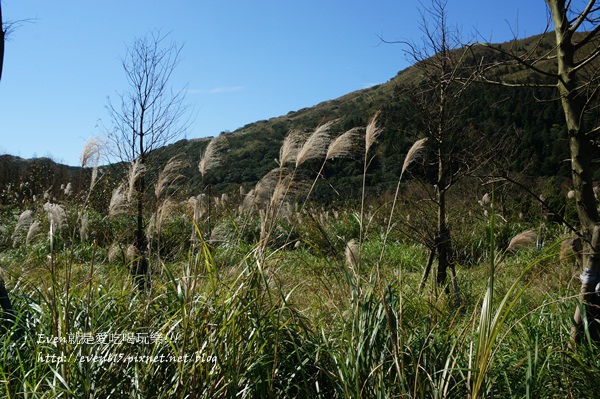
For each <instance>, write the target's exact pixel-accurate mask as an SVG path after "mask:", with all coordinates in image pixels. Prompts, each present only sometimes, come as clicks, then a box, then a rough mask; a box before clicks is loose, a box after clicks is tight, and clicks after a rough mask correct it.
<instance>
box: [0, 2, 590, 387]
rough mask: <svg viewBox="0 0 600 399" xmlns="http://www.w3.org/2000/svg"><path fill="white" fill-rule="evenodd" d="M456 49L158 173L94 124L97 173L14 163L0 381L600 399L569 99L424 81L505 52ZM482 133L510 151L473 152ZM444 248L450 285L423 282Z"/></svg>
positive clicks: (4, 209)
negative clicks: (109, 155)
mask: <svg viewBox="0 0 600 399" xmlns="http://www.w3.org/2000/svg"><path fill="white" fill-rule="evenodd" d="M436 4H442V3H441V2H440V3H436ZM546 40H547V36H540V37H537V38H532V39H528V40H525V41H523V42H519V45H520V46H523V48H529V47H528V46H529V45H530V44H531V43H536V46H534V47H535V48H544V43H546ZM444 51H447V52H445V53H444V54H446V56H447V57H450V58H451V57H454V56H455V55H456V54H459V53H460V54H462V55H464V57H463V56H461V57H462V58H461V62H460V63H459V64H457V65H454V66H452V68H451V69H450V70H448V69H444V68H442V69H441V73H442V75H441V77H442V78H441V79H440V75H437V80H435V79H434V80H428V79H424V78H423V75H422V73H423V72H422V71H424V70H427V68H426V66H425V65H420V66H419V67H420V69H419V68H410V69H408V70H406V71H403V72H401V73H400V74H399V75H398V76H397V77H396V78H394V79H393V80H392V81H390V82H388V84H386V85H382V86H380V87H376V88H370V89H367V90H365V91H360V92H357V93H352V94H350V95H348V96H345V97H343V98H341V99H338V100H334V101H330V102H327V103H324V104H320V105H319V106H317V107H315V108H313V109H305V110H301V111H298V112H297V113H290V114H289V115H287V116H285V117H280V118H273V119H272V120H270V121H262V122H257V123H255V124H252V125H249V126H246V127H244V128H242V129H240V130H239V131H237V132H234V133H230V134H226V133H223V134H221V135H219V136H218V137H215V138H212V139H210V140H193V141H187V140H181V141H179V142H176V143H174V144H172V145H170V146H167V147H164V148H157V149H153V150H149V151H148V152H147V153H146V154H145V155H144V156H145V157H146V156H147V158H146V159H145V161H144V163H145V165H147V167H146V168H139V161H138V160H137V159H136V158H137V156H132V157H129V159H126V160H124V162H123V163H120V164H115V165H110V166H104V167H100V166H99V165H98V163H99V159H100V155H99V151H100V149H101V146H100V145H99V143H97V142H94V141H90V142H89V143H88V145H87V146H86V148H85V149H84V151H83V155H82V161H81V165H80V167H79V168H71V169H69V168H66V167H62V166H60V165H57V164H54V163H53V162H51V161H49V160H30V161H24V160H15V159H12V158H9V157H4V158H2V161H3V162H5V165H6V168H7V169H4V168H2V169H0V171H1V172H2V173H3V174H2V175H1V176H0V177H1V178H2V179H4V180H3V181H2V184H3V186H2V187H3V191H2V193H1V204H0V267H1V269H2V270H3V275H2V276H0V303H2V306H3V308H4V309H5V310H4V311H3V313H2V318H3V320H4V323H2V326H1V327H0V328H1V329H2V330H1V333H2V340H1V345H0V358H1V359H2V360H1V361H0V392H1V394H0V396H2V397H7V398H17V397H28V398H55V397H86V398H92V397H132V398H167V397H168V398H171V397H177V398H184V397H206V398H212V397H261V398H262V397H273V398H275V397H317V398H318V397H323V398H338V397H339V398H347V397H353V398H354V397H356V398H362V397H369V398H370V397H382V398H384V397H385V398H387V397H411V398H420V397H433V398H465V397H470V398H481V397H526V398H540V397H567V398H570V397H594V396H595V393H596V391H597V375H598V374H599V373H600V363H599V362H598V357H597V351H598V347H597V341H596V340H595V339H594V338H595V337H594V336H593V328H591V327H590V326H592V325H593V323H595V322H597V320H595V321H594V320H589V323H582V327H581V328H582V332H581V334H580V335H578V337H577V339H578V341H579V342H578V343H577V344H576V343H575V342H574V341H573V340H572V339H571V329H572V327H573V319H572V317H571V315H572V310H573V309H574V308H576V307H577V306H578V304H579V303H580V298H579V295H578V289H577V287H578V285H579V284H580V282H579V280H578V279H577V276H578V274H579V273H580V271H581V270H580V269H579V268H578V265H579V264H580V262H581V257H582V254H581V253H580V252H578V251H577V248H576V245H573V244H571V243H573V242H575V241H576V240H574V236H573V235H572V231H573V230H574V229H573V227H572V226H574V225H577V223H578V211H579V206H580V205H578V203H577V202H576V200H577V194H576V193H574V192H573V186H572V184H571V181H570V180H569V178H568V172H569V171H568V167H567V168H566V169H567V170H564V169H565V167H564V165H563V164H562V160H563V159H564V158H565V157H568V156H569V155H568V149H567V146H566V143H565V142H564V141H561V140H562V139H558V138H560V137H563V136H564V134H565V132H566V130H567V127H566V125H565V123H564V120H563V119H561V118H560V117H558V116H557V114H560V112H559V111H560V109H559V108H558V106H557V108H553V107H554V105H551V106H549V105H548V104H543V105H541V104H539V103H538V102H536V101H535V98H540V97H544V96H548V95H549V94H550V92H549V91H546V90H545V89H542V88H539V89H537V91H535V92H532V91H531V90H516V91H510V90H509V89H506V88H504V87H501V86H476V85H475V84H474V83H473V84H471V85H469V86H465V88H464V90H460V89H459V90H458V91H459V92H460V95H457V94H456V92H454V91H453V90H454V87H452V90H450V88H449V87H445V88H444V90H442V91H439V90H436V89H434V90H426V89H427V87H428V85H432V86H433V87H434V88H435V87H436V85H439V84H443V82H447V80H445V79H443V76H444V74H445V73H451V74H452V75H455V74H456V71H457V69H456V68H457V67H458V66H461V67H462V66H465V67H469V68H470V67H471V66H473V60H474V59H478V58H480V56H481V55H482V54H485V55H486V56H490V57H495V58H493V59H494V60H498V61H502V60H504V58H502V57H504V55H505V54H503V53H502V52H494V51H491V50H489V49H487V48H485V46H475V47H474V48H472V49H470V51H469V52H464V51H460V52H454V51H451V50H450V49H449V48H447V49H446V48H445V50H444ZM423 61H426V60H423ZM433 61H434V64H435V61H436V60H433ZM437 61H439V59H437ZM442 61H443V60H442ZM463 62H464V63H463ZM438 65H439V64H438ZM494 65H495V66H496V67H497V66H498V65H500V66H501V67H504V64H502V63H496V64H494ZM507 65H508V64H507ZM423 68H425V69H423ZM507 68H508V69H507V70H503V71H501V72H497V70H495V71H496V72H494V73H499V74H500V75H499V76H503V77H505V78H507V79H508V78H510V77H511V76H513V77H514V78H515V79H517V78H518V79H521V78H522V75H519V74H520V73H522V71H518V70H516V69H514V68H512V66H507ZM419 71H421V72H419ZM449 71H450V72H449ZM461 76H462V75H461ZM465 76H470V75H465ZM462 77H464V76H462ZM492 77H493V76H491V77H490V75H487V78H489V79H491V78H492ZM432 82H433V83H432ZM458 82H460V80H456V82H455V83H458ZM430 87H431V86H430ZM437 88H438V89H439V86H438V87H437ZM416 89H419V90H416ZM411 92H412V93H420V94H422V95H423V96H421V98H420V99H421V100H428V101H429V102H425V101H424V102H422V103H416V102H415V99H414V98H411V97H410V95H408V93H411ZM440 95H441V96H449V97H450V98H451V101H450V100H448V102H444V104H443V105H444V106H448V107H449V108H447V109H446V108H444V109H441V108H439V110H440V113H439V114H435V115H433V117H432V118H429V119H428V118H423V117H422V114H421V115H419V113H418V112H414V110H415V105H419V106H420V109H419V111H420V112H421V113H423V112H425V111H426V110H427V107H428V105H427V104H431V103H432V101H433V102H436V101H437V103H438V105H439V103H440V98H439V96H440ZM455 110H461V112H460V113H456V112H455ZM548 110H550V111H548ZM450 115H457V116H456V118H457V120H452V121H449V120H447V119H446V118H447V117H449V116H450ZM451 119H452V118H451ZM450 122H451V123H450ZM458 122H460V123H458ZM428 127H429V129H427V128H428ZM475 132H477V134H478V135H480V138H481V139H482V140H481V141H482V142H485V141H489V142H493V143H494V145H493V146H484V145H482V146H475V147H472V148H471V147H470V146H464V147H463V146H462V141H469V142H478V141H477V140H475V138H474V137H475V136H476V135H475V134H474V133H475ZM454 133H456V135H452V136H450V137H448V136H446V134H454ZM515 136H516V139H515ZM448 138H453V139H457V140H460V141H461V142H458V143H453V144H452V145H450V144H449V143H441V142H440V141H444V140H446V139H448ZM517 143H518V144H519V145H517ZM446 144H448V146H446ZM465 144H468V143H465ZM496 144H498V145H496ZM466 147H469V151H468V152H463V154H468V155H466V156H465V155H463V157H473V159H471V160H470V162H471V163H469V164H467V163H465V162H463V160H464V158H452V157H450V153H452V155H456V154H457V153H459V151H455V150H458V149H461V150H463V149H465V148H466ZM591 152H592V156H593V157H596V156H597V155H598V154H597V147H594V148H592V151H591ZM258 154H261V155H260V156H258ZM492 155H493V156H492ZM542 159H543V160H544V161H543V162H541V160H542ZM473 163H477V167H473V168H467V169H468V172H469V173H461V176H460V179H456V178H455V176H457V174H453V173H451V172H453V171H457V170H461V171H463V170H464V169H463V166H464V165H472V164H473ZM441 164H444V165H446V166H444V165H442V166H440V165H441ZM448 165H449V166H448ZM445 168H450V169H452V170H449V171H446V170H440V169H445ZM13 170H15V171H17V172H15V173H12V174H10V173H9V172H10V171H13ZM5 171H6V172H5ZM446 172H447V173H448V174H446ZM140 176H143V181H144V186H143V189H144V192H145V195H140V186H139V181H140ZM595 177H597V176H595ZM19 179H21V181H19ZM447 179H449V180H447ZM5 182H6V184H5ZM432 183H433V184H437V185H439V184H440V183H444V184H445V187H439V186H438V187H432V185H433V184H432ZM450 185H452V190H449V189H448V188H449V187H450ZM442 190H443V191H444V196H443V201H444V208H443V209H442V210H440V206H439V202H440V200H441V197H440V194H439V193H440V192H441V191H442ZM532 194H534V195H532ZM140 199H142V200H143V204H142V207H141V208H140V205H139V200H140ZM594 201H595V202H594V205H596V204H597V198H594ZM140 209H141V211H140ZM140 212H142V218H143V221H145V222H144V223H143V232H142V233H143V238H142V239H140V238H139V236H138V234H135V235H134V234H132V230H133V229H132V226H136V225H138V221H139V219H140ZM440 219H441V221H442V223H440ZM146 221H147V222H146ZM442 230H443V231H442ZM450 230H451V231H452V241H451V242H452V245H447V246H444V247H443V248H441V247H440V246H439V242H440V235H441V234H446V233H447V234H449V231H450ZM140 246H142V247H140ZM573 250H575V251H573ZM441 251H444V252H445V253H444V255H443V257H442V256H441V254H440V252H441ZM436 252H437V259H438V267H439V262H447V263H448V264H447V266H448V267H451V271H455V273H453V281H452V283H453V286H454V290H452V292H451V293H450V292H448V293H449V294H450V295H447V294H446V286H445V284H444V281H442V279H439V278H438V279H429V280H427V279H425V278H424V276H426V273H427V272H428V268H429V266H431V262H432V261H433V254H434V253H436ZM440 258H442V259H440ZM141 259H143V260H144V262H145V265H146V266H147V269H145V270H144V273H143V275H144V277H145V278H144V282H143V287H142V286H141V285H140V280H139V279H138V278H136V277H138V276H139V273H133V274H132V273H131V272H130V270H132V268H135V267H136V266H137V265H138V264H139V262H140V260H141ZM4 288H6V289H4ZM140 288H142V289H140ZM9 297H10V308H11V309H10V311H6V306H7V305H6V303H7V300H8V299H9ZM581 315H582V317H585V316H586V313H585V312H583V313H582V314H581ZM591 332H592V333H591Z"/></svg>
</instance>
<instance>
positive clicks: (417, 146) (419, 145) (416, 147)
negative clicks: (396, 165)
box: [400, 137, 427, 175]
mask: <svg viewBox="0 0 600 399" xmlns="http://www.w3.org/2000/svg"><path fill="white" fill-rule="evenodd" d="M426 142H427V137H425V138H422V139H420V140H417V141H415V143H414V144H413V145H412V147H410V150H408V152H407V153H406V158H404V164H403V165H402V172H400V175H403V174H404V172H405V171H406V169H408V166H409V165H410V164H411V163H412V162H414V161H415V160H416V159H417V158H418V157H419V155H420V154H421V151H422V150H423V149H424V148H425V143H426Z"/></svg>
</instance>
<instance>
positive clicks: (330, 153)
mask: <svg viewBox="0 0 600 399" xmlns="http://www.w3.org/2000/svg"><path fill="white" fill-rule="evenodd" d="M360 132H361V128H357V127H355V128H353V129H350V130H348V131H347V132H345V133H344V134H342V135H340V136H338V137H337V138H336V139H335V140H333V141H332V142H331V144H329V148H327V154H325V159H334V158H343V157H349V156H352V154H353V153H354V151H353V150H354V148H355V147H356V145H357V144H358V143H359V142H360V141H359V140H360Z"/></svg>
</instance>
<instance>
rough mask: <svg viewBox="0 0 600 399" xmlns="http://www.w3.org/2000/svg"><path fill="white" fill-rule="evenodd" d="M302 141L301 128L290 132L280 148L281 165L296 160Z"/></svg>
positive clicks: (279, 161)
mask: <svg viewBox="0 0 600 399" xmlns="http://www.w3.org/2000/svg"><path fill="white" fill-rule="evenodd" d="M301 143H302V133H301V132H300V131H299V130H296V129H293V130H290V131H289V132H288V134H287V135H286V136H285V139H283V144H282V145H281V148H280V149H279V160H278V163H279V166H280V167H283V166H285V164H286V163H290V162H295V161H296V156H297V155H298V151H300V147H301Z"/></svg>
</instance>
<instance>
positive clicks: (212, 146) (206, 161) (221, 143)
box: [198, 136, 227, 178]
mask: <svg viewBox="0 0 600 399" xmlns="http://www.w3.org/2000/svg"><path fill="white" fill-rule="evenodd" d="M226 144H227V140H226V139H225V137H223V136H217V137H213V138H212V139H211V140H210V142H209V143H208V145H207V146H206V149H205V150H204V154H202V158H201V159H200V162H199V163H198V170H199V171H200V174H201V175H202V177H203V178H204V176H205V175H206V172H208V170H209V169H213V168H215V167H217V166H219V165H221V163H222V161H223V160H222V159H221V151H222V150H223V149H224V147H225V145H226Z"/></svg>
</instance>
